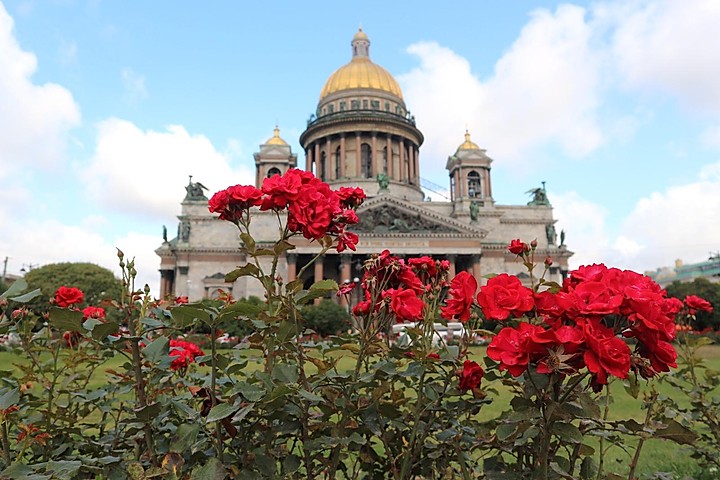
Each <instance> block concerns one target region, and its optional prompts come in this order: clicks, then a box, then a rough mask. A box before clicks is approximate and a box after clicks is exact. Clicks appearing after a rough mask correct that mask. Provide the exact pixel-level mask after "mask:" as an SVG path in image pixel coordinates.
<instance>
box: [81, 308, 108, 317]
mask: <svg viewBox="0 0 720 480" xmlns="http://www.w3.org/2000/svg"><path fill="white" fill-rule="evenodd" d="M82 312H83V318H85V319H87V318H105V309H104V308H102V307H85V308H83V311H82Z"/></svg>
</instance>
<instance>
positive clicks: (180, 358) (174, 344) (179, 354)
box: [170, 339, 205, 370]
mask: <svg viewBox="0 0 720 480" xmlns="http://www.w3.org/2000/svg"><path fill="white" fill-rule="evenodd" d="M201 355H205V353H204V352H203V351H202V350H201V349H200V347H198V346H197V345H195V344H194V343H191V342H186V341H184V340H176V339H173V340H170V356H171V357H175V358H174V359H173V361H172V363H171V364H170V368H171V369H173V370H181V369H182V370H184V369H186V368H187V367H188V365H190V364H191V363H192V362H194V361H195V357H198V356H201Z"/></svg>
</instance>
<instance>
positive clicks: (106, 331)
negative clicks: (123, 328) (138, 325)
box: [92, 322, 120, 341]
mask: <svg viewBox="0 0 720 480" xmlns="http://www.w3.org/2000/svg"><path fill="white" fill-rule="evenodd" d="M119 330H120V325H118V324H117V323H115V322H107V323H98V324H97V325H95V327H93V329H92V337H93V338H94V339H95V340H98V341H102V340H104V339H106V338H107V337H108V336H110V335H114V334H116V333H117V332H118V331H119Z"/></svg>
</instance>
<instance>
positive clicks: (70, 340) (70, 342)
mask: <svg viewBox="0 0 720 480" xmlns="http://www.w3.org/2000/svg"><path fill="white" fill-rule="evenodd" d="M63 340H65V346H66V347H68V348H77V346H78V345H80V340H82V334H81V333H80V332H65V333H63Z"/></svg>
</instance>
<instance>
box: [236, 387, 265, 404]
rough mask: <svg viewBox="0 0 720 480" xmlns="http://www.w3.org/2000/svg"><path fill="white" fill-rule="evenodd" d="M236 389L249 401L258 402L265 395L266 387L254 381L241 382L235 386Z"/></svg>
mask: <svg viewBox="0 0 720 480" xmlns="http://www.w3.org/2000/svg"><path fill="white" fill-rule="evenodd" d="M235 390H237V391H238V392H240V394H241V395H242V396H243V397H245V399H246V400H247V401H248V402H257V401H258V400H260V399H261V398H262V397H263V396H264V395H265V389H263V388H260V387H258V386H256V385H253V384H252V383H240V384H238V385H237V386H236V387H235Z"/></svg>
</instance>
